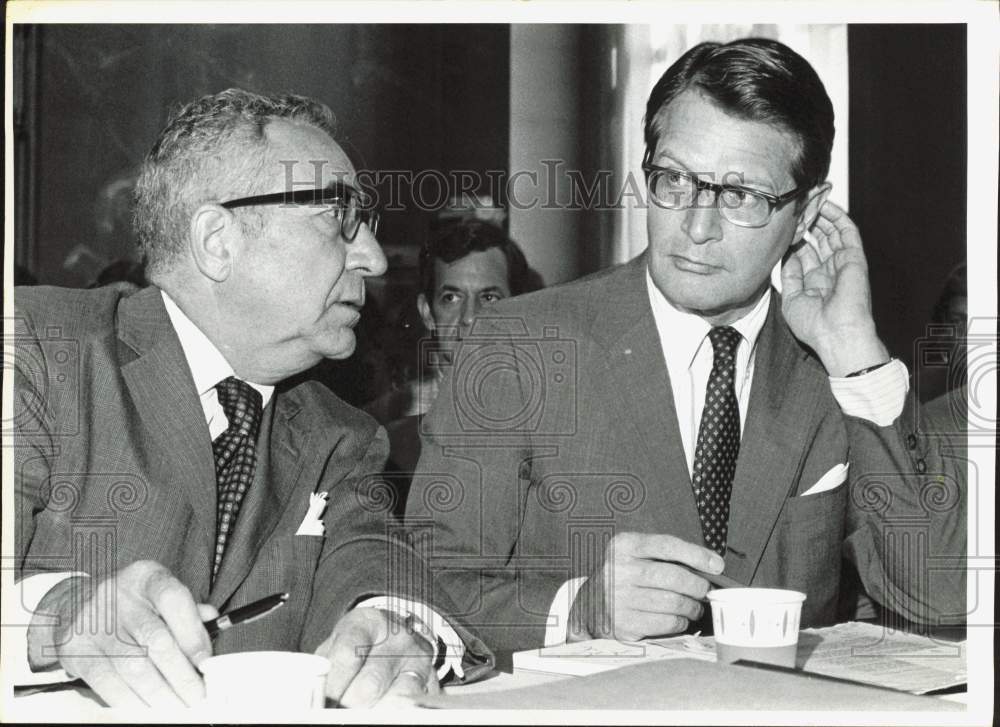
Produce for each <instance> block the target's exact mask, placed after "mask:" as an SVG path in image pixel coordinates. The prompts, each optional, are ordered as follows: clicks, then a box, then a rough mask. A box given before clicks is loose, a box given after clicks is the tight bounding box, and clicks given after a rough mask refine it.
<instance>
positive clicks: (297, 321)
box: [220, 119, 386, 380]
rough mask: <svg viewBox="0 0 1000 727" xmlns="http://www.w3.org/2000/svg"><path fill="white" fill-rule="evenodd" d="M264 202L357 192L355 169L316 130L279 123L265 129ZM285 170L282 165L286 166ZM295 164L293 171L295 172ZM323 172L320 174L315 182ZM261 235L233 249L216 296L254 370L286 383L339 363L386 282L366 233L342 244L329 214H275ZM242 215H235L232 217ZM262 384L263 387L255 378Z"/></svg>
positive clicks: (311, 210) (277, 208) (276, 210)
mask: <svg viewBox="0 0 1000 727" xmlns="http://www.w3.org/2000/svg"><path fill="white" fill-rule="evenodd" d="M266 133H267V137H268V148H269V151H268V161H267V163H266V164H265V167H264V170H265V171H264V173H265V174H267V175H270V177H271V180H272V181H271V184H270V185H268V186H267V188H266V189H265V190H262V192H261V193H265V192H281V191H285V190H286V189H287V188H288V183H289V180H288V175H289V172H288V171H287V169H288V168H289V166H290V168H291V170H292V171H291V176H292V179H293V181H294V184H295V186H294V189H309V188H312V187H317V186H320V187H323V186H326V185H327V184H329V183H330V182H331V181H335V180H336V181H340V182H343V183H345V184H353V183H354V167H353V166H352V165H351V162H350V161H349V160H348V158H347V156H346V155H345V154H344V152H343V150H342V149H341V148H340V147H339V146H338V145H337V144H336V143H335V142H334V141H333V139H331V138H330V137H329V136H328V135H327V134H326V133H324V132H323V131H321V130H319V129H317V128H316V127H314V126H311V125H308V124H303V123H294V122H290V121H287V120H283V119H282V120H275V121H273V122H271V123H270V124H268V126H267V128H266ZM282 162H284V164H282ZM290 163H291V164H290ZM317 169H319V170H320V174H317ZM254 209H256V210H257V211H259V212H260V213H261V214H263V215H264V228H263V230H262V231H261V232H260V234H259V235H245V234H243V233H241V232H239V231H236V230H238V229H239V225H234V226H233V227H234V228H235V229H234V232H233V234H234V235H237V236H240V239H239V240H238V241H237V242H236V244H235V245H234V250H235V253H234V259H233V263H232V273H231V275H230V276H229V277H228V278H227V279H226V280H225V281H224V283H222V285H221V286H220V288H221V290H220V299H221V303H222V304H223V305H224V306H225V308H226V311H227V312H228V314H229V316H230V319H231V320H235V321H236V322H237V323H238V325H240V326H241V327H242V329H243V339H242V340H243V341H245V342H246V347H245V351H244V353H246V351H247V350H248V351H250V354H249V355H250V356H252V357H253V359H254V367H255V368H258V369H261V370H265V371H266V372H268V376H267V378H273V379H274V380H280V379H281V378H285V377H286V376H289V375H291V374H294V373H298V372H299V371H303V370H305V369H307V368H309V367H310V366H312V365H314V364H316V363H317V362H318V361H319V360H320V359H322V358H333V359H342V358H346V357H348V356H350V355H351V353H352V352H353V351H354V347H355V337H354V330H353V329H354V326H355V325H356V324H357V323H358V321H359V319H360V317H361V307H362V306H363V305H364V302H365V278H366V277H368V276H372V275H381V274H383V273H384V272H385V269H386V260H385V256H384V255H383V254H382V249H381V248H380V247H379V244H378V241H377V240H376V239H375V237H374V236H373V235H372V234H371V231H370V230H369V229H368V227H367V225H362V226H361V228H360V229H359V230H358V233H357V236H356V237H355V238H354V240H352V241H350V242H348V241H346V240H345V239H344V238H343V236H342V235H341V234H340V221H339V219H338V218H337V215H336V214H335V213H334V210H333V208H332V207H329V206H323V205H295V206H291V205H289V206H284V205H270V206H267V207H257V208H254ZM236 212H237V213H239V211H236ZM258 378H262V377H258Z"/></svg>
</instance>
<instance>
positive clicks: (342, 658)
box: [316, 607, 440, 707]
mask: <svg viewBox="0 0 1000 727" xmlns="http://www.w3.org/2000/svg"><path fill="white" fill-rule="evenodd" d="M316 653H317V654H319V655H320V656H325V657H326V658H328V659H329V660H330V672H329V674H328V675H327V679H326V696H327V697H329V698H330V699H332V700H334V701H336V702H338V703H339V704H340V705H341V706H343V707H370V706H372V705H374V704H375V703H376V702H378V701H380V700H383V699H386V700H387V699H396V698H398V699H401V700H402V699H413V698H417V697H422V696H423V695H425V694H435V693H437V692H438V691H440V687H439V685H438V679H437V674H436V672H435V670H434V656H435V653H434V649H433V648H432V647H431V644H430V642H429V641H428V640H427V639H426V638H424V637H423V636H421V635H419V634H417V633H415V632H414V631H413V629H412V628H411V626H410V625H409V624H407V623H406V622H405V621H404V620H403V619H401V618H400V617H398V616H397V615H396V614H394V613H392V612H390V611H385V610H383V609H380V608H365V607H362V608H355V609H353V610H352V611H348V612H347V613H346V614H345V615H344V616H343V618H341V619H340V621H338V622H337V625H336V626H334V628H333V633H332V634H331V635H330V638H328V639H327V640H326V641H324V642H323V643H322V644H320V646H319V648H318V649H316Z"/></svg>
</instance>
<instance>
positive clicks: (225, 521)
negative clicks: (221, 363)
mask: <svg viewBox="0 0 1000 727" xmlns="http://www.w3.org/2000/svg"><path fill="white" fill-rule="evenodd" d="M215 389H216V392H217V393H218V395H219V403H220V404H222V409H223V411H225V412H226V418H227V419H228V420H229V426H228V427H227V428H226V431H224V432H223V433H222V434H220V435H219V436H218V437H216V439H215V441H214V442H212V451H213V452H214V453H215V480H216V484H217V486H218V507H217V508H216V519H215V525H216V527H215V532H216V535H215V561H214V563H213V565H212V579H213V580H214V579H215V576H216V574H217V573H218V572H219V566H220V565H221V564H222V556H223V555H224V554H225V552H226V541H227V540H228V539H229V535H230V533H231V532H232V531H233V528H234V527H235V525H236V516H237V514H238V513H239V511H240V503H242V502H243V496H244V495H245V494H246V491H247V490H248V489H249V487H250V485H251V484H253V475H254V470H255V469H256V468H257V431H258V430H259V429H260V415H261V409H262V407H261V403H262V399H261V396H260V392H258V391H257V390H256V389H254V388H253V387H252V386H250V384H248V383H247V382H245V381H240V380H239V379H237V378H235V377H233V376H230V377H229V378H227V379H223V380H222V381H220V382H219V383H218V384H216V385H215Z"/></svg>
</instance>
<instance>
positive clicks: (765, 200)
mask: <svg viewBox="0 0 1000 727" xmlns="http://www.w3.org/2000/svg"><path fill="white" fill-rule="evenodd" d="M642 170H643V171H644V172H645V173H646V184H647V185H648V187H649V191H650V192H651V193H652V195H653V199H654V201H655V202H656V204H657V205H659V206H660V207H664V208H666V209H671V210H682V209H687V208H689V207H694V206H695V205H696V204H698V198H699V196H700V194H701V192H702V191H704V190H708V191H711V192H712V193H713V194H714V199H713V200H712V203H711V204H713V205H715V206H716V207H717V208H718V210H719V212H720V213H721V214H722V216H723V217H724V218H726V219H727V220H728V221H729V222H732V223H733V224H734V225H737V226H739V227H764V225H766V224H767V223H768V222H770V221H771V215H773V214H774V211H775V210H777V209H780V208H781V207H783V206H784V205H786V204H788V203H789V202H791V201H792V200H793V199H795V198H796V197H798V196H799V194H801V193H802V191H803V190H804V187H796V188H795V189H793V190H791V191H790V192H785V193H784V194H779V195H774V194H768V193H767V192H761V191H760V190H759V189H751V188H749V187H742V186H740V185H737V184H715V183H714V182H709V181H707V180H704V179H699V178H698V176H697V175H695V174H691V173H690V172H685V171H683V170H682V169H674V168H673V167H659V166H657V165H655V164H649V163H644V164H643V165H642Z"/></svg>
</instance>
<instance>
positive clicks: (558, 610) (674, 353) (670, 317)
mask: <svg viewBox="0 0 1000 727" xmlns="http://www.w3.org/2000/svg"><path fill="white" fill-rule="evenodd" d="M646 289H647V293H648V295H649V303H650V306H651V307H652V309H653V319H654V321H655V322H656V330H657V333H658V334H659V336H660V345H661V346H662V347H663V359H664V361H665V362H666V364H667V374H668V375H669V378H670V389H671V392H672V393H673V397H674V408H675V409H676V411H677V426H678V428H679V429H680V433H681V442H682V444H683V447H684V458H685V460H686V462H687V466H688V472H691V470H692V469H693V467H694V450H695V447H696V446H697V443H698V427H699V426H700V425H701V414H702V410H703V409H704V408H705V391H706V389H707V388H708V377H709V374H711V372H712V362H713V358H714V352H713V350H712V344H711V341H710V340H709V339H708V332H709V331H710V330H711V328H712V326H711V324H710V323H708V322H707V321H705V320H704V319H702V318H701V317H700V316H697V315H695V314H693V313H684V312H683V311H679V310H677V309H676V308H674V307H673V305H671V304H670V303H669V302H668V301H667V299H666V297H664V295H663V293H661V292H660V289H659V288H657V287H656V284H655V283H654V282H653V278H652V276H651V275H650V274H649V268H648V267H647V268H646ZM771 295H772V293H771V290H770V288H768V289H767V290H766V291H765V292H764V295H762V296H761V298H760V300H758V301H757V303H756V304H755V305H754V307H753V308H752V309H751V310H750V311H749V312H748V313H747V314H746V315H744V316H743V317H742V318H740V319H739V320H738V321H736V322H735V323H732V324H731V325H732V327H733V328H735V329H736V330H737V331H739V333H740V335H741V336H743V340H742V341H740V345H739V347H738V348H737V350H736V376H735V380H734V382H733V386H734V388H735V389H736V398H737V399H738V400H739V407H740V433H741V434H742V432H743V425H744V423H745V422H746V419H747V410H748V405H749V402H750V387H751V384H752V383H753V372H754V361H755V359H756V354H757V339H758V338H759V336H760V331H761V329H762V328H763V327H764V323H765V322H766V320H767V310H768V306H769V305H770V303H771ZM829 382H830V390H831V391H832V392H833V397H834V399H836V400H837V403H838V404H839V405H840V409H841V411H843V412H844V414H846V415H848V416H855V417H860V418H862V419H867V420H868V421H870V422H874V423H875V424H877V425H879V426H883V427H885V426H889V425H890V424H892V423H893V422H894V421H895V420H896V419H897V418H898V417H899V415H900V414H901V413H902V412H903V406H904V405H905V403H906V393H907V391H909V386H910V383H909V372H908V371H907V370H906V365H905V364H903V363H902V362H901V361H898V360H893V361H891V362H890V363H889V364H888V365H886V366H882V367H880V368H878V369H876V370H875V371H872V372H870V373H868V374H865V375H863V376H855V377H850V378H847V377H843V378H838V377H833V376H831V377H829ZM842 472H843V476H846V468H845V469H843V470H842ZM838 475H840V472H838ZM817 484H819V483H817ZM586 580H587V579H586V577H579V578H571V579H570V580H568V581H566V582H565V583H564V584H563V585H562V586H560V587H559V590H558V591H556V595H555V597H554V598H553V599H552V604H551V605H550V606H549V620H548V625H547V626H546V627H545V637H544V639H545V641H544V644H545V646H555V645H556V644H561V643H564V642H565V641H566V628H567V624H568V623H569V613H570V610H571V609H572V606H573V601H574V600H576V594H577V593H578V592H579V590H580V588H581V587H582V586H583V584H584V582H586Z"/></svg>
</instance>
